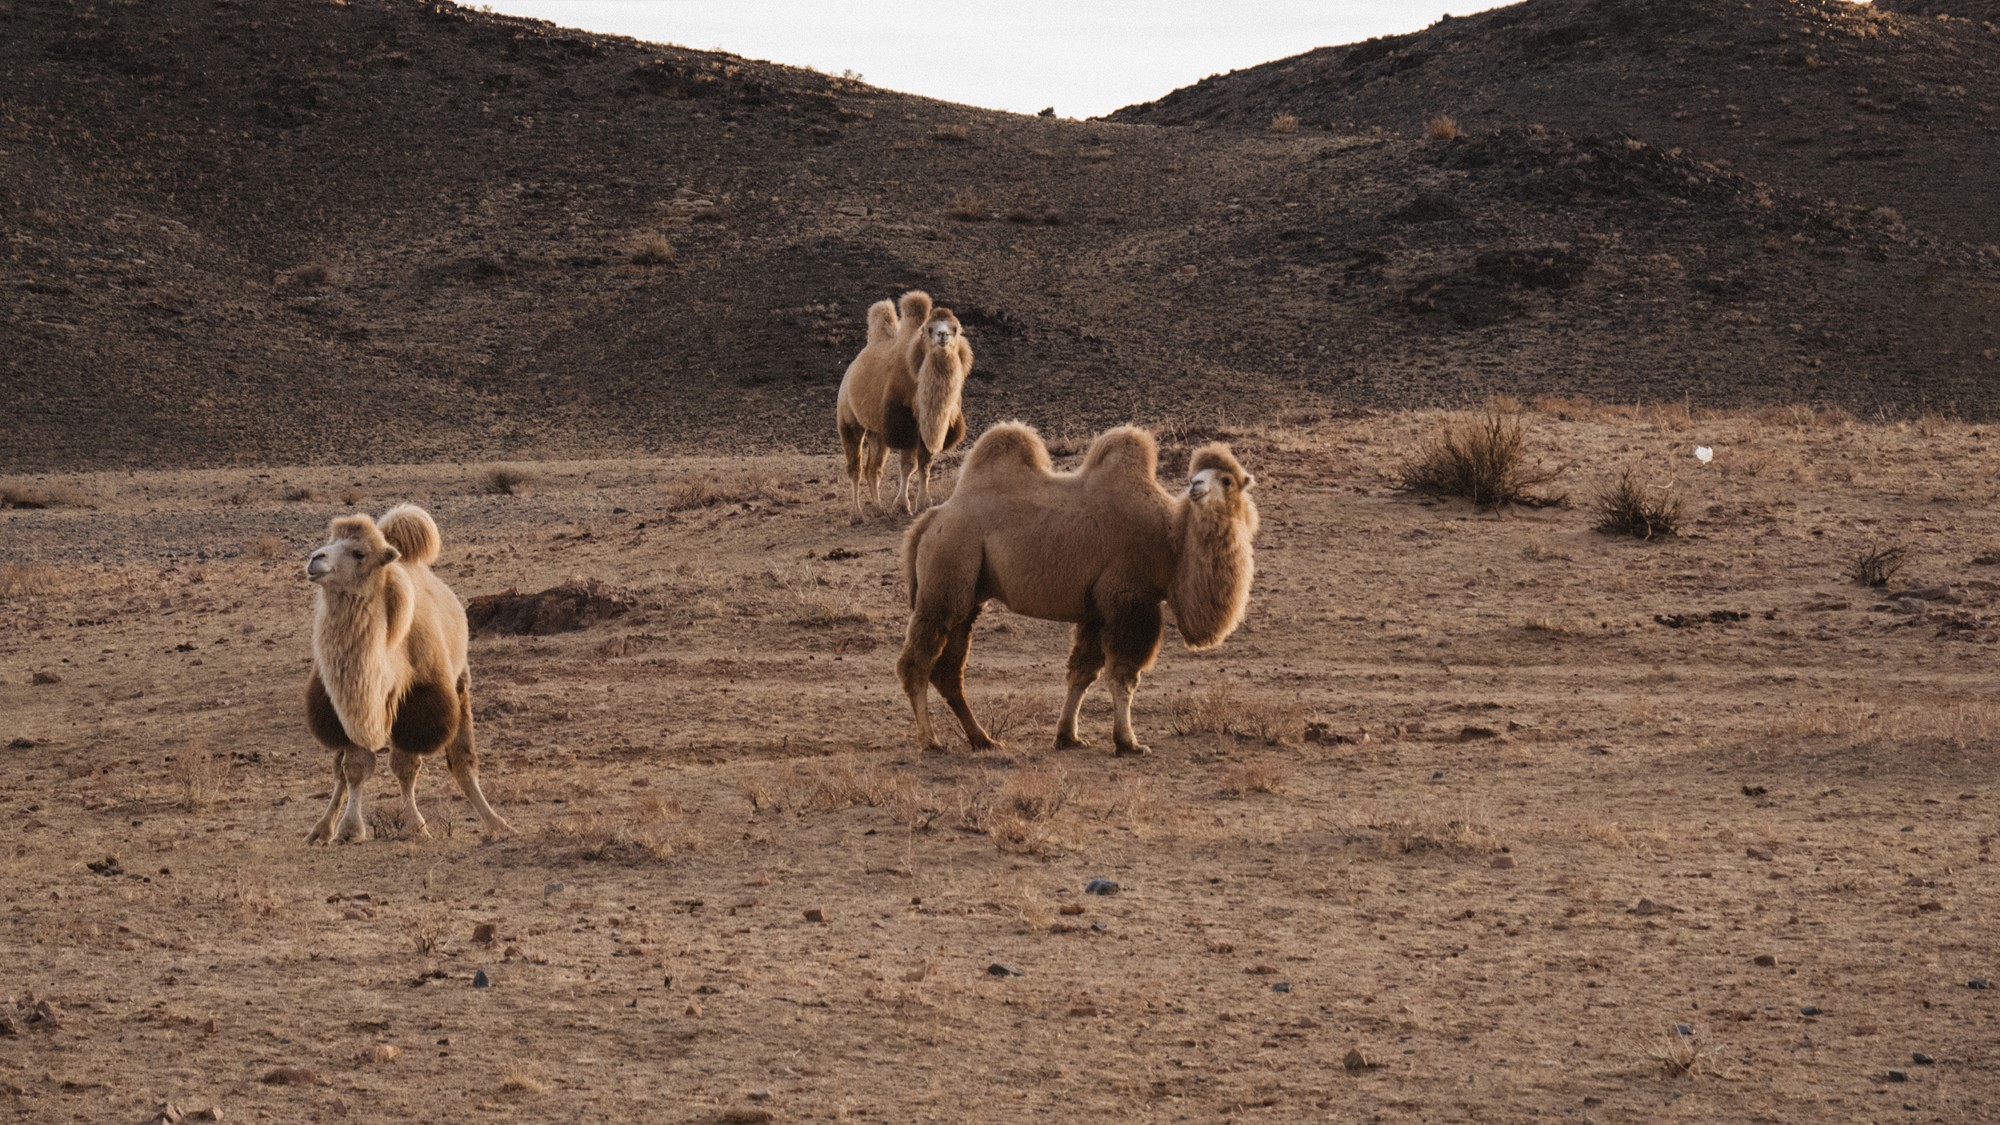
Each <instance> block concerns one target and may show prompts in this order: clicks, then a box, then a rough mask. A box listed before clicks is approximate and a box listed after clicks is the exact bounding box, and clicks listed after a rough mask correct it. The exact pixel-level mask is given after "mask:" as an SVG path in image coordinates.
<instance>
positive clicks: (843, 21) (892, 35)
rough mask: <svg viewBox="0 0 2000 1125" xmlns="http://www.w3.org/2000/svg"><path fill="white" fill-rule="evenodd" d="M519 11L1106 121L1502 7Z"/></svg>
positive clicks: (808, 0) (675, 4) (1353, 1)
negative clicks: (1138, 107) (1163, 100)
mask: <svg viewBox="0 0 2000 1125" xmlns="http://www.w3.org/2000/svg"><path fill="white" fill-rule="evenodd" d="M479 6H481V7H487V8H490V9H492V10H493V11H496V12H504V13H507V14H509V15H518V16H533V17H534V18H536V19H545V20H549V21H551V22H553V23H558V24H562V25H563V26H565V27H577V28H583V29H585V30H588V31H599V32H607V33H610V34H616V35H629V36H631V37H633V38H635V39H644V40H647V41H650V42H654V43H673V44H678V45H679V46H682V47H692V48H695V49H697V50H717V49H719V50H724V51H730V52H733V53H735V54H738V55H744V56H747V57H750V58H755V59H768V60H770V61H772V62H781V63H789V64H791V65H793V66H811V67H816V68H818V69H819V70H823V71H826V72H828V73H830V74H839V73H841V72H843V71H849V70H852V71H856V72H858V73H859V74H860V76H861V77H862V79H863V80H864V81H866V82H868V83H870V84H872V85H876V86H882V87H886V88H888V89H891V90H898V91H901V92H903V93H907V94H922V95H924V96H926V97H932V98H941V99H943V100H945V101H952V102H964V103H966V104H968V105H976V106H985V107H987V108H990V109H1005V110H1012V111H1014V112H1016V113H1034V112H1035V111H1037V110H1039V109H1041V108H1042V107H1043V106H1049V105H1053V106H1054V107H1055V110H1056V112H1057V113H1059V114H1061V115H1062V116H1064V117H1095V116H1098V115H1100V114H1105V113H1109V112H1111V111H1112V110H1114V109H1117V108H1119V107H1120V106H1126V105H1132V104H1134V103H1136V102H1148V101H1152V100H1153V99H1155V98H1158V97H1160V96H1161V95H1163V94H1165V93H1167V92H1168V91H1170V90H1174V89H1177V88H1179V87H1181V86H1186V85H1190V84H1192V83H1194V82H1197V81H1199V80H1201V79H1202V78H1205V77H1207V76H1209V75H1211V74H1217V73H1221V72H1223V71H1228V70H1236V69H1240V68H1242V67H1246V66H1255V65H1257V64H1258V63H1264V62H1270V61H1272V60H1273V59H1281V58H1284V57H1286V56H1288V55H1296V54H1299V53H1300V52H1302V51H1309V50H1312V49H1313V48H1314V47H1327V46H1332V45H1335V44H1340V43H1356V42H1359V41H1361V40H1363V39H1367V38H1370V37H1372V36H1376V35H1395V34H1400V33H1402V32H1406V31H1417V30H1420V29H1422V28H1424V27H1427V26H1429V25H1430V24H1433V23H1435V22H1437V20H1438V17H1439V16H1442V15H1444V14H1445V13H1446V12H1450V13H1452V14H1454V15H1466V14H1469V13H1471V12H1476V11H1480V10H1482V9H1485V8H1492V7H1496V6H1497V5H1496V4H1494V3H1493V2H1492V0H1463V2H1462V3H1458V4H1453V3H1450V2H1448V0H1318V2H1314V0H1229V2H1219V0H1010V2H1007V3H981V4H965V3H936V4H897V3H893V2H888V3H884V2H882V0H875V2H873V3H867V4H861V3H854V2H853V0H485V2H484V3H482V4H480V5H479Z"/></svg>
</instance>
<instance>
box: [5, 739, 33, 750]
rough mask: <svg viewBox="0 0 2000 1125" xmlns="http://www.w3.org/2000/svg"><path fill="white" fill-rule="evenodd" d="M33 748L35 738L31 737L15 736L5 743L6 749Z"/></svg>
mask: <svg viewBox="0 0 2000 1125" xmlns="http://www.w3.org/2000/svg"><path fill="white" fill-rule="evenodd" d="M34 748H35V740H34V739H32V738H16V739H14V740H12V741H10V742H8V743H7V749H9V750H33V749H34Z"/></svg>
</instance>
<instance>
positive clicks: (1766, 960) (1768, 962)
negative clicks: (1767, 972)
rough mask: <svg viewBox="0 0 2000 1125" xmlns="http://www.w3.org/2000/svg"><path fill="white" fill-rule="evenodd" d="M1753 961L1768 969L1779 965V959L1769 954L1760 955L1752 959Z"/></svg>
mask: <svg viewBox="0 0 2000 1125" xmlns="http://www.w3.org/2000/svg"><path fill="white" fill-rule="evenodd" d="M1751 960H1752V961H1753V962H1755V963H1756V964H1759V965H1762V966H1763V967H1765V968H1767V969H1769V968H1773V967H1775V966H1776V965H1777V964H1778V959H1777V958H1776V957H1773V956H1771V955H1770V954H1768V953H1759V954H1758V955H1757V956H1755V957H1752V958H1751Z"/></svg>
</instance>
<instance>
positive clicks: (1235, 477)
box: [1187, 441, 1257, 535]
mask: <svg viewBox="0 0 2000 1125" xmlns="http://www.w3.org/2000/svg"><path fill="white" fill-rule="evenodd" d="M1256 483H1257V478H1256V477H1255V476H1252V475H1251V474H1250V473H1249V472H1247V471H1246V470H1245V469H1244V468H1243V463H1242V462H1240V461H1238V460H1237V459H1236V455H1235V454H1234V453H1231V452H1230V451H1229V447H1228V446H1227V445H1225V444H1223V443H1222V442H1219V441H1214V442H1210V443H1208V444H1207V445H1204V446H1202V447H1201V448H1200V449H1197V450H1195V451H1194V456H1193V457H1192V458H1190V459H1189V460H1188V492H1187V495H1188V503H1190V504H1192V505H1194V506H1195V507H1196V509H1197V510H1199V511H1201V512H1203V513H1204V514H1206V515H1208V516H1210V517H1211V518H1216V519H1219V520H1229V521H1232V522H1234V521H1239V520H1246V519H1247V521H1248V523H1249V526H1248V527H1247V528H1246V529H1245V530H1246V531H1247V533H1248V534H1250V535H1255V534H1256V533H1257V505H1256V504H1254V503H1252V502H1251V501H1250V497H1249V492H1250V486H1251V485H1253V484H1256Z"/></svg>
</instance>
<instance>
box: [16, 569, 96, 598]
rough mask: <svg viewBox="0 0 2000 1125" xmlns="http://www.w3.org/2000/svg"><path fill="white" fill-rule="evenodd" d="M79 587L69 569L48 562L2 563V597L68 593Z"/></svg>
mask: <svg viewBox="0 0 2000 1125" xmlns="http://www.w3.org/2000/svg"><path fill="white" fill-rule="evenodd" d="M77 588H78V583H77V580H76V578H75V577H74V576H73V575H72V574H71V573H70V572H69V571H67V570H64V569H63V568H61V567H59V566H52V565H50V564H48V563H6V564H4V565H0V598H27V597H35V596H38V595H47V594H67V593H71V592H73V591H75V590H76V589H77Z"/></svg>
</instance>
